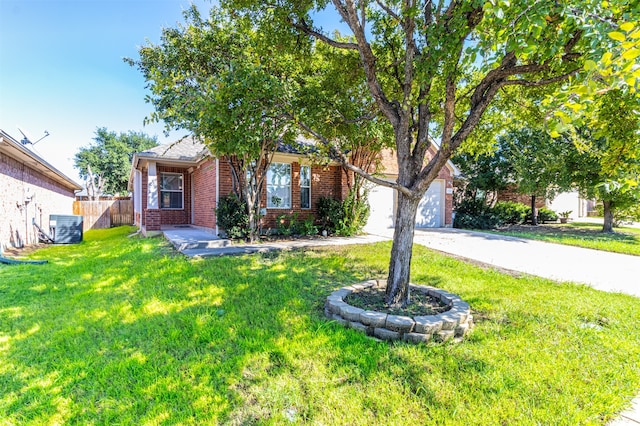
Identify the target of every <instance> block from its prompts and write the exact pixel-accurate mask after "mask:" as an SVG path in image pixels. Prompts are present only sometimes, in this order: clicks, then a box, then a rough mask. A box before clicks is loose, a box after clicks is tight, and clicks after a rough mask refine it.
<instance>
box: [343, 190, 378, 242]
mask: <svg viewBox="0 0 640 426" xmlns="http://www.w3.org/2000/svg"><path fill="white" fill-rule="evenodd" d="M341 207H342V217H341V219H340V221H339V222H338V228H337V229H336V234H338V235H342V236H345V237H349V236H351V235H356V234H358V233H360V232H361V231H362V228H364V226H365V225H366V224H367V219H368V218H369V212H370V208H369V203H368V202H367V199H366V196H364V197H360V198H359V199H358V198H357V197H356V192H355V191H353V190H352V191H349V194H347V198H345V199H344V201H343V202H342V205H341Z"/></svg>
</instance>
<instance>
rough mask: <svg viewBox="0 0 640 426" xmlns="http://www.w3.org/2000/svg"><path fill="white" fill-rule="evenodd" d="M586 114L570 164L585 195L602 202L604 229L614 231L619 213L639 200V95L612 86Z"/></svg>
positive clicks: (574, 133)
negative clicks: (615, 217)
mask: <svg viewBox="0 0 640 426" xmlns="http://www.w3.org/2000/svg"><path fill="white" fill-rule="evenodd" d="M583 118H584V120H582V122H581V123H580V124H581V125H582V127H580V128H577V129H576V130H575V131H574V132H572V133H573V137H574V138H575V143H576V149H575V151H574V153H573V155H570V156H567V159H566V160H565V161H566V164H567V169H568V170H570V171H571V179H572V181H573V182H574V184H575V185H576V186H577V187H578V188H579V190H580V192H582V194H583V195H585V196H586V197H588V198H596V199H597V200H599V201H601V202H602V205H603V211H604V224H603V228H602V230H603V232H613V224H614V216H615V214H616V212H620V211H621V210H623V209H625V208H628V207H632V206H634V205H638V204H639V203H640V98H638V97H637V96H634V95H633V94H632V93H628V92H627V93H625V92H624V91H622V90H620V89H615V90H608V91H606V92H605V93H603V94H601V95H600V96H598V97H597V98H596V99H595V102H594V103H593V105H591V107H590V108H589V109H588V113H587V114H584V116H583Z"/></svg>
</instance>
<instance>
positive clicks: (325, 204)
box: [316, 197, 342, 233]
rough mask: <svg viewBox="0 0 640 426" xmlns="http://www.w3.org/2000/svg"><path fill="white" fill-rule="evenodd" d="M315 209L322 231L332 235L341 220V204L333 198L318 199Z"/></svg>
mask: <svg viewBox="0 0 640 426" xmlns="http://www.w3.org/2000/svg"><path fill="white" fill-rule="evenodd" d="M316 209H317V211H318V220H319V221H320V226H321V228H322V230H323V231H327V232H328V233H334V232H335V231H336V228H337V227H338V225H339V223H340V220H341V219H342V203H341V202H340V201H338V200H336V199H335V198H331V197H320V198H319V199H318V202H317V203H316Z"/></svg>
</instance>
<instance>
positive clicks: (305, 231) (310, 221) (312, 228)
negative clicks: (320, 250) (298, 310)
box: [298, 216, 318, 235]
mask: <svg viewBox="0 0 640 426" xmlns="http://www.w3.org/2000/svg"><path fill="white" fill-rule="evenodd" d="M298 229H299V231H300V234H302V235H316V234H317V233H318V227H317V226H316V225H315V219H314V217H313V216H309V217H308V218H306V219H305V220H304V221H302V222H300V223H298Z"/></svg>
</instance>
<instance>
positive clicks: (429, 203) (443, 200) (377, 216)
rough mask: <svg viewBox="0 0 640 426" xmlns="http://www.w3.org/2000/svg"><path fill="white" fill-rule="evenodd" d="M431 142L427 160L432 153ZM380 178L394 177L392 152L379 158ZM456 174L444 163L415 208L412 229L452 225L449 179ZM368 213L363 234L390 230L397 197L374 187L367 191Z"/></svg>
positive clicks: (392, 178)
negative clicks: (414, 223)
mask: <svg viewBox="0 0 640 426" xmlns="http://www.w3.org/2000/svg"><path fill="white" fill-rule="evenodd" d="M436 148H437V147H436V145H435V143H432V145H431V147H430V148H429V151H428V153H427V157H428V158H431V156H432V155H434V153H435V149H436ZM380 161H381V164H380V169H381V170H382V177H383V178H384V179H386V180H389V181H395V180H396V179H397V178H398V163H397V161H396V157H395V155H394V153H393V151H392V150H390V149H388V150H384V151H383V152H382V155H381V159H380ZM459 174H460V171H459V169H458V168H457V167H456V166H455V165H454V164H453V163H452V162H451V161H448V162H447V164H446V166H445V167H443V168H442V169H441V170H440V172H439V173H438V177H437V178H436V179H435V180H434V181H433V182H432V183H431V185H430V186H429V188H428V189H427V192H426V193H425V194H424V196H423V197H422V200H421V201H420V204H419V205H418V212H417V214H416V228H450V227H452V226H453V179H454V177H455V176H458V175H459ZM369 205H370V206H371V213H370V216H369V220H368V223H367V226H366V227H365V231H368V232H376V231H377V230H381V229H389V228H393V227H394V221H395V212H396V205H397V195H396V193H395V191H394V190H393V189H391V188H388V187H386V186H377V185H374V186H372V187H371V189H370V191H369Z"/></svg>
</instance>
